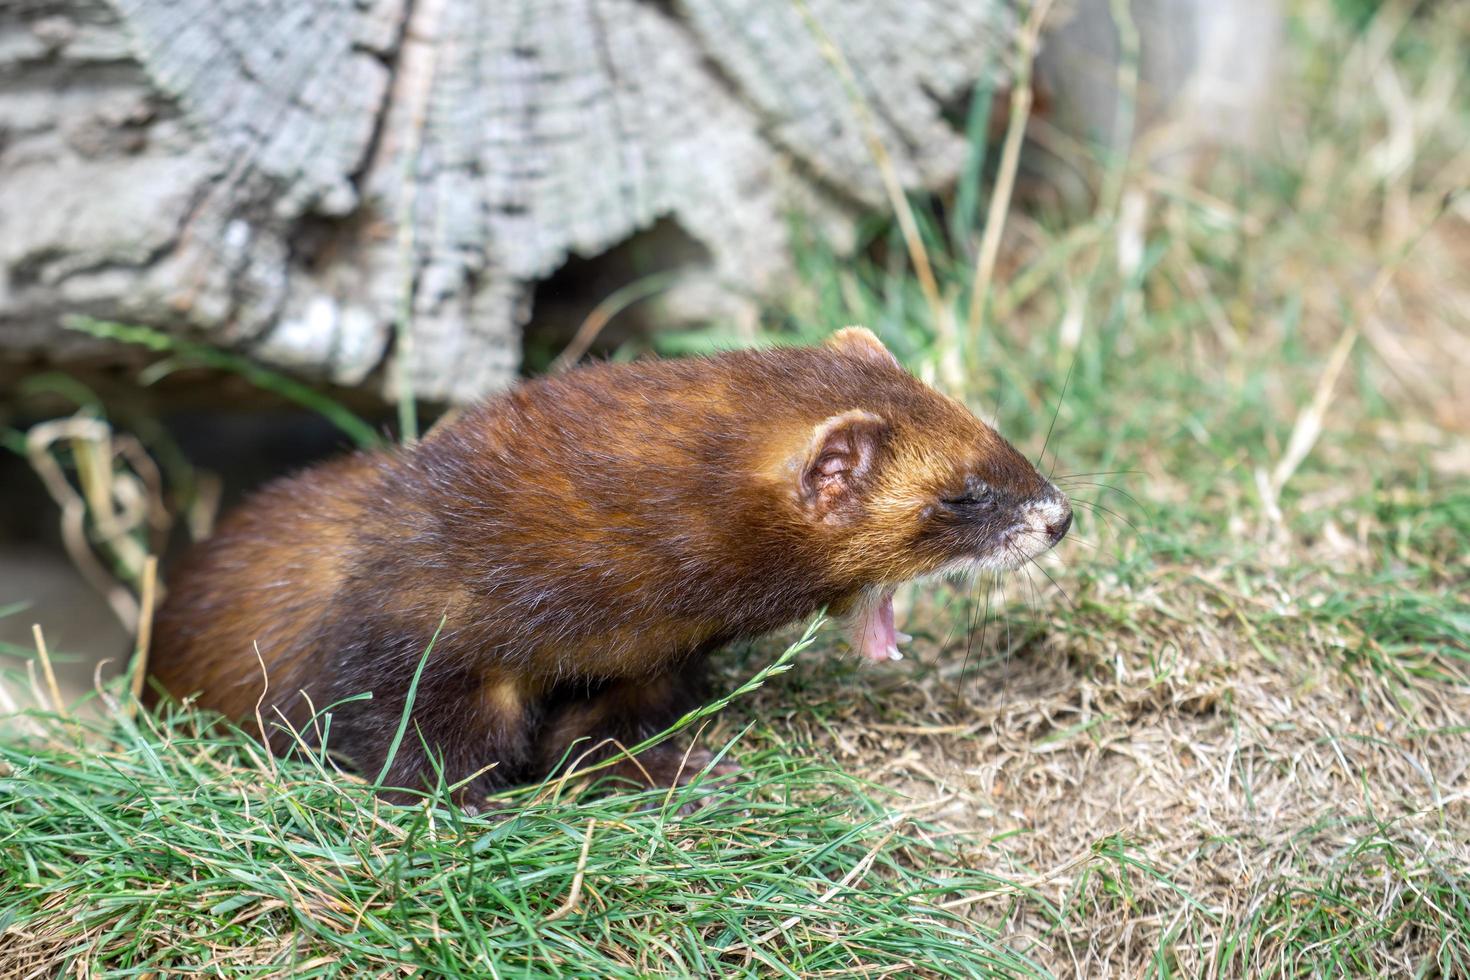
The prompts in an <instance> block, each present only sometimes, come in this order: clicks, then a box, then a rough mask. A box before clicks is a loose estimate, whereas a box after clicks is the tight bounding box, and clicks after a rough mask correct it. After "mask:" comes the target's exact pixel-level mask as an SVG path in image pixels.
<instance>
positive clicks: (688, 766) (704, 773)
mask: <svg viewBox="0 0 1470 980" xmlns="http://www.w3.org/2000/svg"><path fill="white" fill-rule="evenodd" d="M714 758H715V754H714V753H713V752H710V751H709V750H708V749H698V748H696V749H690V750H688V751H685V750H684V749H681V748H678V747H676V746H671V745H670V746H662V745H661V746H656V747H654V748H652V749H649V750H648V751H647V752H644V753H643V754H642V755H640V756H638V757H637V758H636V759H624V760H622V761H621V762H619V763H618V764H617V765H616V766H614V767H613V773H614V774H615V775H617V776H621V777H623V778H624V779H628V780H631V781H633V782H635V783H638V784H640V785H643V786H647V787H649V788H651V789H673V788H675V787H681V786H688V785H690V784H691V783H694V782H695V781H698V782H699V783H700V786H701V787H702V788H703V787H708V788H707V789H704V791H703V792H701V793H700V795H699V796H698V797H696V798H694V799H691V800H690V801H689V802H687V803H685V804H684V805H682V806H680V807H679V810H678V812H679V815H680V816H688V815H689V814H691V813H693V812H694V811H695V810H697V809H699V808H700V807H702V806H704V805H706V804H707V803H709V802H710V798H711V797H712V796H713V795H714V793H716V792H720V791H721V790H723V789H724V787H725V785H726V784H727V783H729V781H730V780H732V779H733V778H734V777H736V776H737V775H739V773H740V772H741V768H740V764H739V763H738V762H736V761H735V760H734V759H732V758H730V757H729V756H728V755H727V756H725V757H724V758H722V759H721V760H720V761H719V762H714V764H713V765H711V763H712V762H713V761H714ZM713 783H718V784H719V785H718V786H713V785H711V784H713Z"/></svg>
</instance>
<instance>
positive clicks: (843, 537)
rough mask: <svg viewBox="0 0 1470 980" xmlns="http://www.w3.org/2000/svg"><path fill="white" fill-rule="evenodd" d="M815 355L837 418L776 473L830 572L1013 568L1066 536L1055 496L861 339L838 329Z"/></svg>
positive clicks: (949, 402)
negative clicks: (788, 481) (782, 474)
mask: <svg viewBox="0 0 1470 980" xmlns="http://www.w3.org/2000/svg"><path fill="white" fill-rule="evenodd" d="M824 354H825V355H826V356H827V360H828V361H829V362H830V363H831V369H830V371H825V370H824V376H823V379H822V385H823V387H824V389H825V391H824V397H828V398H833V397H835V398H837V399H839V400H840V401H839V403H838V404H834V405H833V406H832V407H833V408H840V409H841V410H840V411H834V412H833V413H832V414H831V415H829V416H828V417H826V418H824V419H823V420H822V421H820V422H818V423H817V424H816V425H815V426H813V427H812V429H811V430H810V432H809V434H808V435H807V438H806V444H805V446H804V447H803V448H801V449H800V450H799V451H798V452H797V453H796V454H794V456H793V457H792V458H791V464H790V465H789V466H788V467H787V469H786V472H787V473H788V474H789V475H790V476H792V477H794V478H795V486H794V487H792V492H793V493H794V496H795V500H796V503H797V506H798V507H799V509H800V510H801V511H802V512H803V513H804V516H805V518H806V520H807V521H809V522H810V525H811V527H812V529H813V531H814V532H815V533H817V534H819V535H820V536H821V538H822V540H823V542H824V548H825V549H826V550H827V551H828V553H829V554H830V555H831V558H832V563H833V566H834V570H835V571H837V573H838V574H839V575H845V576H850V580H852V581H860V582H862V583H864V584H865V585H873V586H879V587H882V586H892V585H896V584H898V583H900V582H904V581H907V580H910V579H914V578H918V577H921V576H925V575H932V574H935V573H941V574H943V573H953V572H967V571H978V570H982V569H991V570H1003V569H1011V568H1017V567H1019V566H1020V565H1022V564H1024V563H1025V562H1027V561H1028V560H1030V559H1032V558H1034V557H1035V556H1036V555H1038V554H1040V553H1042V552H1044V551H1046V550H1047V549H1049V548H1051V547H1052V546H1053V545H1055V544H1056V543H1057V542H1058V541H1060V540H1061V539H1062V537H1063V536H1064V535H1065V534H1066V533H1067V529H1068V528H1069V527H1070V526H1071V523H1072V508H1071V506H1070V504H1069V503H1068V501H1067V497H1066V495H1065V494H1063V493H1061V492H1060V491H1059V490H1057V488H1056V487H1055V486H1053V485H1052V484H1051V482H1050V481H1048V480H1047V479H1046V478H1045V477H1043V476H1042V475H1041V474H1040V473H1038V472H1037V471H1036V469H1035V467H1033V466H1032V465H1031V464H1030V462H1028V461H1027V460H1026V458H1025V457H1024V456H1022V455H1021V454H1020V453H1019V452H1017V451H1016V450H1015V448H1014V447H1012V446H1011V444H1010V443H1008V442H1006V441H1005V439H1003V438H1001V436H1000V435H999V434H998V433H997V432H996V431H995V430H994V429H992V428H991V427H990V426H988V425H986V424H985V423H984V422H981V421H980V420H979V419H977V418H975V416H974V415H972V414H971V413H970V412H969V410H968V409H966V408H965V407H964V405H962V404H961V403H960V402H958V401H956V400H955V399H953V398H949V397H946V396H945V395H942V394H940V393H939V392H937V391H935V390H934V389H933V388H930V387H929V386H928V385H926V384H924V383H923V382H921V381H919V380H918V379H917V378H915V377H913V376H912V375H911V374H909V373H908V372H907V371H905V370H904V369H903V368H902V367H901V366H900V365H899V363H898V361H897V360H896V359H895V358H894V357H893V355H892V354H891V353H889V351H888V349H887V348H886V347H884V346H883V344H882V342H881V341H879V340H878V338H877V337H875V336H874V335H873V334H872V333H871V332H869V331H868V330H866V329H863V328H862V327H848V328H846V329H844V330H841V331H838V332H837V333H836V334H835V335H833V337H832V338H831V339H830V340H829V341H828V342H827V344H826V348H825V350H824ZM834 355H835V356H834ZM849 403H850V404H849Z"/></svg>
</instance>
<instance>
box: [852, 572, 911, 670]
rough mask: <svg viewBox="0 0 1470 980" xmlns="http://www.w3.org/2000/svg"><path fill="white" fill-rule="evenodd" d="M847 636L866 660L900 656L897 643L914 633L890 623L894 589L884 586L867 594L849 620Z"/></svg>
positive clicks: (903, 641) (907, 638) (853, 646)
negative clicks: (879, 590) (884, 587)
mask: <svg viewBox="0 0 1470 980" xmlns="http://www.w3.org/2000/svg"><path fill="white" fill-rule="evenodd" d="M847 629H848V633H847V640H848V643H849V644H850V645H851V646H852V648H853V650H855V651H856V652H857V653H858V655H859V656H862V657H865V658H867V659H868V660H877V661H883V660H902V659H903V654H902V653H900V652H899V649H898V645H899V643H906V642H908V641H909V640H911V639H913V637H911V636H909V635H908V634H907V633H900V632H899V631H898V630H897V629H896V628H895V627H894V625H893V590H892V589H884V590H883V591H882V592H879V593H877V594H876V595H873V596H869V597H868V598H866V599H865V600H864V601H863V602H862V604H861V605H860V606H858V608H857V609H856V610H854V611H853V613H852V615H851V617H850V618H849V620H848V625H847Z"/></svg>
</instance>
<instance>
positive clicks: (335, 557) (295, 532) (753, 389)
mask: <svg viewBox="0 0 1470 980" xmlns="http://www.w3.org/2000/svg"><path fill="white" fill-rule="evenodd" d="M1071 520H1072V515H1071V509H1070V507H1069V506H1068V502H1067V499H1066V497H1065V496H1063V495H1062V494H1061V493H1059V492H1058V491H1057V489H1056V488H1055V487H1054V486H1052V485H1051V483H1049V482H1048V481H1047V480H1045V479H1044V478H1043V477H1042V476H1041V475H1040V474H1038V473H1037V472H1036V470H1035V469H1034V468H1033V467H1032V466H1031V464H1030V463H1029V462H1027V461H1026V459H1025V458H1024V457H1023V456H1021V454H1020V453H1018V452H1017V451H1016V450H1015V449H1014V448H1012V447H1011V445H1010V444H1009V443H1007V442H1006V441H1005V440H1004V439H1002V438H1001V437H1000V436H999V435H998V434H996V432H995V431H994V430H993V429H991V428H990V427H989V426H987V425H985V424H984V423H982V422H980V421H979V420H977V419H976V418H975V417H974V416H973V415H971V414H970V412H969V411H967V410H966V409H965V408H964V406H963V405H961V404H960V403H959V402H958V401H955V400H954V399H952V398H948V397H945V396H944V395H941V394H939V393H938V392H936V391H934V390H933V389H931V388H929V387H928V386H926V385H924V384H923V383H922V382H920V381H919V380H917V379H916V378H914V377H913V376H911V375H910V374H908V373H907V372H906V371H904V370H903V368H902V367H900V366H899V364H898V362H897V361H896V360H895V359H894V357H893V356H892V354H890V353H889V352H888V350H887V349H886V348H885V347H884V346H883V345H882V343H881V342H880V341H879V340H878V339H877V338H876V337H875V336H874V335H873V334H872V333H870V332H869V331H867V330H865V329H863V328H860V327H849V328H847V329H845V330H842V331H839V332H838V333H837V334H835V335H834V336H833V337H832V338H831V340H830V341H829V342H828V343H827V344H825V345H824V346H822V347H817V348H785V349H774V350H757V351H740V352H733V353H726V354H719V355H716V356H712V357H703V358H690V359H684V360H665V361H658V360H650V361H638V362H634V363H630V364H599V365H594V366H589V367H584V368H580V369H578V370H574V371H571V372H569V373H566V374H563V375H561V376H557V377H548V378H542V379H539V380H535V381H529V382H526V383H525V384H522V385H521V386H520V387H518V388H516V389H514V390H512V391H509V392H507V393H505V394H503V395H500V396H497V397H494V398H491V399H490V400H488V401H486V402H484V403H483V404H481V405H479V406H478V407H476V408H473V409H471V410H469V411H467V412H466V413H465V414H464V415H462V416H461V417H460V418H459V419H457V420H456V421H454V422H452V423H450V424H448V425H446V426H444V427H443V428H442V430H440V431H436V432H434V433H433V434H432V435H431V436H430V438H428V439H426V440H425V441H423V442H421V443H419V444H417V445H415V446H412V447H407V448H401V449H396V450H391V451H381V452H371V453H360V454H358V455H354V456H350V457H348V458H345V459H341V460H338V461H335V462H330V463H327V464H324V465H321V466H317V467H315V468H313V469H310V470H307V471H306V472H304V473H301V474H299V475H297V476H292V477H289V478H286V479H282V480H279V481H277V482H276V483H273V484H271V485H269V486H267V487H266V488H265V489H264V490H262V491H260V492H259V493H258V494H257V495H256V496H254V497H253V498H252V499H251V500H249V501H248V502H247V503H245V504H244V505H242V506H241V507H240V508H239V509H238V510H236V511H234V512H233V514H231V515H230V516H228V517H227V519H226V520H225V521H224V522H223V523H222V524H221V525H220V527H219V530H218V532H217V533H216V534H215V536H214V537H213V538H212V539H210V540H208V541H206V542H204V543H202V544H200V545H198V546H196V548H195V549H194V550H193V552H192V553H191V554H189V555H188V556H186V558H185V560H184V562H183V563H182V564H181V566H180V567H179V568H178V569H177V570H176V571H175V573H174V575H173V577H172V588H171V590H170V593H169V596H168V599H167V601H166V602H165V603H164V604H163V606H162V608H161V609H160V610H159V613H158V616H157V622H156V625H155V632H154V642H153V649H152V655H151V661H150V664H149V666H150V668H151V670H152V672H153V674H154V676H155V677H156V678H157V680H158V681H159V682H161V684H162V686H163V687H164V688H166V689H167V690H168V691H170V692H172V693H173V694H174V695H177V696H180V697H184V696H188V695H191V694H196V693H197V695H198V703H199V704H200V705H202V706H204V707H207V708H212V709H216V710H218V711H220V712H223V713H224V714H225V715H227V716H229V717H231V718H234V719H238V720H245V719H248V718H251V717H252V716H253V715H254V713H255V711H256V707H257V701H258V700H260V699H261V696H262V692H263V690H264V691H265V697H264V703H263V704H262V706H261V711H262V715H263V717H264V718H265V719H266V720H267V724H269V723H270V720H271V719H273V718H276V719H279V718H281V717H284V719H285V720H286V721H287V722H289V723H290V725H291V726H293V727H294V728H295V729H297V730H298V731H300V732H301V734H302V735H304V736H306V737H307V738H311V737H313V735H314V733H315V732H316V731H317V730H318V729H319V727H320V725H319V724H313V722H312V712H313V710H315V711H321V710H322V709H323V708H326V707H328V706H329V705H333V704H334V703H338V702H342V701H343V699H346V698H350V697H351V696H353V695H358V694H361V693H362V692H366V691H371V692H372V697H371V699H368V700H364V699H358V700H351V701H347V702H345V703H339V704H337V707H335V708H334V709H333V710H332V720H331V725H330V739H329V743H330V746H331V747H333V748H335V749H336V750H338V751H340V752H342V753H344V754H345V755H347V756H348V757H349V758H350V759H351V760H352V761H353V762H354V763H355V765H356V766H358V767H359V768H360V769H362V770H363V771H364V772H366V773H368V774H369V775H373V774H375V773H377V772H378V770H379V769H380V768H381V767H382V765H383V764H384V761H385V758H386V755H387V750H388V746H389V744H390V742H391V740H392V737H393V735H394V733H395V731H396V730H397V728H398V725H399V721H400V717H401V715H402V712H403V709H404V706H405V703H406V699H407V694H408V691H409V687H410V683H411V681H412V678H413V676H414V672H415V669H416V668H417V666H418V665H419V662H420V658H421V657H422V656H423V654H424V651H425V649H426V647H428V645H429V642H430V639H431V638H432V637H434V635H435V631H436V629H438V630H439V633H438V638H437V640H436V641H435V643H434V646H433V651H432V653H431V654H430V655H429V658H428V661H427V663H426V665H425V668H424V671H423V674H422V678H421V680H420V682H419V686H418V688H417V692H416V697H415V700H414V703H413V707H412V712H411V720H412V724H411V725H410V726H409V728H408V733H407V737H405V738H404V739H403V741H402V743H401V745H400V747H399V749H398V752H397V755H396V758H395V761H394V763H393V765H392V767H391V769H389V771H388V773H387V779H386V782H387V783H388V784H391V785H396V786H407V787H419V786H423V785H425V784H426V783H432V782H433V781H434V779H435V767H434V766H433V765H431V763H430V760H429V757H428V756H427V755H426V751H425V747H426V746H427V749H428V751H429V752H432V753H433V754H434V756H435V757H436V758H437V759H438V760H440V762H439V765H440V768H442V772H443V775H444V777H445V778H446V780H447V781H448V782H450V783H453V782H456V781H459V780H463V779H465V778H466V777H469V776H471V775H472V774H475V773H480V772H481V770H484V769H485V768H486V767H487V766H491V765H492V764H493V768H490V769H489V770H488V771H486V772H483V773H481V774H480V775H478V776H475V778H474V779H473V780H471V781H470V782H469V783H468V784H467V786H466V792H465V797H466V798H474V797H476V796H478V795H481V794H484V793H487V792H490V791H493V790H495V789H498V788H501V787H504V786H507V785H510V784H515V783H518V782H524V781H528V780H531V779H534V778H537V777H539V776H541V775H544V774H546V773H548V772H549V771H551V770H552V769H553V768H554V767H555V766H556V765H557V764H558V761H559V760H561V759H563V757H564V755H565V754H566V753H567V751H568V748H569V746H571V745H572V743H573V742H574V741H575V740H577V739H579V738H583V737H588V738H590V740H591V741H590V742H589V743H588V744H593V745H597V744H612V743H611V742H608V741H607V740H612V741H613V742H615V743H617V744H621V745H624V746H626V745H632V744H634V743H636V742H638V741H639V740H641V739H642V738H644V737H646V736H648V735H650V734H652V733H655V732H657V731H660V730H662V729H663V728H664V727H666V726H667V725H668V724H670V723H672V721H673V720H675V719H676V718H677V717H678V716H679V715H680V714H682V713H683V711H685V710H686V709H687V708H688V707H690V706H691V704H692V701H693V699H694V698H695V697H696V696H697V685H696V683H695V678H696V677H697V675H698V674H699V669H698V668H699V666H700V664H701V663H702V661H703V659H704V657H705V655H706V654H708V653H709V652H710V651H712V650H714V649H716V648H717V647H720V646H722V645H724V644H726V643H729V642H731V641H733V640H738V639H743V638H750V637H756V636H760V635H761V634H764V633H767V632H769V631H771V630H774V629H776V628H777V627H780V626H783V625H786V624H788V623H791V622H793V621H795V620H798V619H800V618H802V617H806V616H809V615H811V614H813V613H815V612H816V611H817V610H819V609H821V608H823V607H826V608H828V609H829V610H832V611H834V612H836V613H846V614H848V615H850V617H851V621H850V622H851V630H852V632H851V637H852V645H853V647H854V649H856V650H857V651H859V652H860V653H862V654H863V655H865V656H867V657H871V658H874V659H879V660H882V659H888V658H894V659H896V658H897V657H898V656H899V654H898V649H897V640H898V637H899V636H901V634H898V633H897V632H896V631H895V629H894V621H893V605H892V596H893V590H894V587H895V586H897V585H898V584H900V583H902V582H905V581H909V580H912V579H914V578H916V577H919V576H925V575H930V574H934V573H945V572H955V571H964V570H970V569H1002V568H1011V567H1015V566H1017V565H1019V564H1020V563H1022V562H1023V561H1024V560H1026V559H1027V558H1029V557H1031V556H1033V555H1035V554H1037V553H1039V552H1042V551H1044V550H1046V549H1047V548H1049V547H1051V546H1052V545H1054V544H1055V543H1056V542H1057V541H1059V540H1060V539H1061V538H1062V536H1063V535H1064V534H1065V533H1066V531H1067V528H1068V527H1069V525H1070V524H1071ZM441 620H442V623H443V625H442V629H440V624H441ZM257 650H258V651H259V658H257V654H256V651H257ZM262 661H263V663H264V668H265V674H264V677H263V675H262V669H261V664H262ZM266 678H268V682H269V683H268V688H266V687H265V679H266ZM602 751H604V752H608V751H613V750H612V749H606V748H605V749H603V750H602ZM707 758H708V757H707V756H696V757H694V758H693V760H692V761H690V762H688V763H687V765H688V766H689V767H690V768H692V769H693V770H697V769H698V768H699V766H700V765H701V764H702V763H703V762H704V761H706V760H707ZM681 764H685V760H684V758H683V753H682V752H681V751H679V750H677V749H673V748H672V747H670V746H668V745H667V744H665V745H664V746H661V747H659V748H657V749H653V750H650V751H649V752H647V753H645V754H644V755H643V756H642V757H641V758H639V759H638V760H636V761H634V760H625V761H624V762H623V763H620V764H619V766H620V769H621V771H622V772H623V773H624V774H626V775H628V776H632V777H635V778H639V779H648V780H652V781H653V782H655V783H658V784H663V785H667V784H669V783H671V782H673V781H676V780H677V779H678V778H679V773H680V772H681V771H682V770H681Z"/></svg>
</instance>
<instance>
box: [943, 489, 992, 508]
mask: <svg viewBox="0 0 1470 980" xmlns="http://www.w3.org/2000/svg"><path fill="white" fill-rule="evenodd" d="M990 497H991V494H990V491H989V490H967V491H965V492H964V493H962V494H956V495H954V496H951V497H940V498H939V502H940V503H941V504H943V505H944V506H945V507H947V508H949V509H950V510H975V509H977V508H980V507H983V506H984V505H985V504H987V503H989V501H990Z"/></svg>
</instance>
